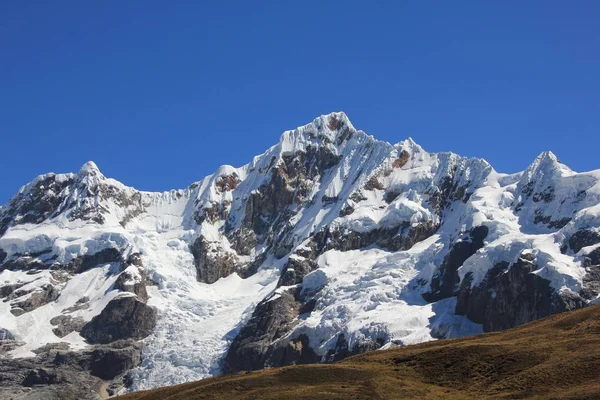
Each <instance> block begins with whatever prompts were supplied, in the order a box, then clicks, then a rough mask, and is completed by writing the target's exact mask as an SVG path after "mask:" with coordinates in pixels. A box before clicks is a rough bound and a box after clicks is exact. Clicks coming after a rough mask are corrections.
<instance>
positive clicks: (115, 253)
mask: <svg viewBox="0 0 600 400" xmlns="http://www.w3.org/2000/svg"><path fill="white" fill-rule="evenodd" d="M120 262H122V257H121V251H120V250H119V249H115V248H113V247H109V248H106V249H103V250H100V251H99V252H97V253H95V254H91V255H87V254H86V255H83V256H80V257H77V258H75V259H73V260H72V261H71V262H70V263H69V264H67V266H66V267H65V269H66V270H68V271H71V272H73V273H75V274H79V273H81V272H85V271H87V270H89V269H92V268H95V267H97V266H98V265H103V264H108V263H120Z"/></svg>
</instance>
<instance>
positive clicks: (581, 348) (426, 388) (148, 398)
mask: <svg viewBox="0 0 600 400" xmlns="http://www.w3.org/2000/svg"><path fill="white" fill-rule="evenodd" d="M121 398H122V399H127V400H184V399H185V400H196V399H286V400H293V399H344V400H346V399H417V398H418V399H470V398H477V399H481V398H492V399H522V398H534V399H600V306H592V307H588V308H584V309H581V310H577V311H572V312H569V313H564V314H559V315H554V316H551V317H548V318H545V319H542V320H539V321H536V322H533V323H530V324H527V325H523V326H522V327H519V328H516V329H511V330H508V331H504V332H499V333H489V334H484V335H478V336H472V337H469V338H462V339H453V340H442V341H436V342H429V343H423V344H420V345H415V346H407V347H401V348H396V349H392V350H386V351H375V352H371V353H365V354H361V355H358V356H355V357H351V358H348V359H346V360H344V361H342V362H340V363H337V364H330V365H303V366H292V367H284V368H277V369H268V370H264V371H258V372H252V373H242V374H237V375H227V376H221V377H217V378H210V379H205V380H202V381H199V382H192V383H187V384H183V385H178V386H172V387H166V388H161V389H157V390H154V391H148V392H138V393H133V394H130V395H127V396H124V397H121Z"/></svg>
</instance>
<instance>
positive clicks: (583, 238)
mask: <svg viewBox="0 0 600 400" xmlns="http://www.w3.org/2000/svg"><path fill="white" fill-rule="evenodd" d="M597 243H600V233H599V232H596V231H594V230H592V229H582V230H580V231H577V232H575V233H574V234H573V235H572V236H571V237H570V238H569V247H570V248H571V250H573V253H578V252H579V250H581V249H582V248H584V247H587V246H591V245H594V244H597Z"/></svg>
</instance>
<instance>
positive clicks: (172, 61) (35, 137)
mask: <svg viewBox="0 0 600 400" xmlns="http://www.w3.org/2000/svg"><path fill="white" fill-rule="evenodd" d="M125 3H127V4H125ZM599 21H600V3H599V2H598V1H458V2H455V1H452V2H450V1H444V2H441V1H436V2H428V1H388V2H385V1H379V2H370V1H302V2H299V1H294V2H292V1H239V2H238V1H235V2H234V1H212V2H208V1H195V2H192V1H189V2H180V1H172V2H154V1H139V2H135V1H127V2H120V1H101V2H90V1H73V2H68V1H40V2H30V1H3V2H2V4H1V5H0V135H1V136H0V140H1V141H0V149H1V150H2V151H1V152H0V183H1V184H0V204H1V203H5V202H6V201H7V200H8V199H9V197H10V196H12V195H13V194H14V193H16V191H17V190H18V188H19V187H20V186H21V185H23V184H25V183H27V182H29V181H30V180H31V179H33V178H34V177H35V176H36V175H38V174H41V173H45V172H49V171H54V172H69V171H73V172H76V171H77V170H78V169H79V167H80V166H81V165H82V164H83V163H84V162H86V161H87V160H94V161H96V163H97V164H98V165H99V167H100V169H101V170H102V171H103V172H104V174H105V175H107V176H109V177H113V178H115V179H118V180H120V181H122V182H123V183H125V184H127V185H131V186H134V187H136V188H139V189H143V190H168V189H171V188H183V187H186V186H187V185H189V184H190V183H191V182H194V181H196V180H199V179H201V178H202V177H204V176H205V175H207V174H209V173H211V172H213V171H214V170H216V168H217V167H218V166H219V165H221V164H233V165H235V166H239V165H242V164H244V163H246V162H248V161H249V160H250V159H251V158H252V157H253V156H254V155H256V154H259V153H261V152H263V151H264V150H265V149H266V148H267V147H269V146H271V145H273V144H275V143H276V142H277V140H278V138H279V135H280V134H281V132H282V131H284V130H286V129H291V128H295V127H296V126H298V125H302V124H305V123H308V122H310V121H312V119H313V118H315V117H316V116H318V115H320V114H325V113H329V112H331V111H339V110H342V111H345V112H346V113H347V114H348V116H349V117H350V119H351V120H352V122H353V123H354V125H355V126H356V127H357V128H359V129H363V130H365V131H366V132H368V133H370V134H372V135H374V136H376V137H377V138H379V139H383V140H387V141H390V142H393V143H395V142H398V141H400V140H403V139H405V138H406V137H408V136H411V137H413V138H414V139H415V141H416V142H417V143H419V144H421V145H422V146H423V147H424V148H425V149H426V150H429V151H454V152H457V153H459V154H462V155H466V156H478V157H483V158H485V159H487V160H488V161H490V162H491V163H492V165H494V167H495V168H496V169H497V170H499V171H503V172H515V171H518V170H522V169H524V168H525V167H526V166H527V165H528V164H529V163H531V161H533V159H534V157H535V156H536V155H537V154H539V153H540V152H542V151H544V150H552V151H554V152H555V153H556V154H557V155H558V157H559V158H560V159H561V160H562V161H563V162H565V163H566V164H568V165H570V166H571V168H573V169H575V170H590V169H597V168H600V157H599V156H598V154H599V149H600V22H599Z"/></svg>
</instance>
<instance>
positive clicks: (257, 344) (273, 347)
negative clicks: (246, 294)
mask: <svg viewBox="0 0 600 400" xmlns="http://www.w3.org/2000/svg"><path fill="white" fill-rule="evenodd" d="M301 306H302V301H301V300H300V299H299V289H298V288H294V289H290V290H287V291H284V292H283V293H281V294H279V295H274V296H272V297H270V298H267V299H265V300H263V301H262V302H261V303H259V305H258V306H257V307H256V309H255V310H254V313H253V314H252V317H251V318H250V320H249V321H248V322H247V323H246V325H245V326H244V327H242V329H241V330H240V332H239V334H238V335H237V336H236V338H235V339H234V341H233V343H232V344H231V347H230V348H229V351H228V352H227V355H226V357H225V365H224V370H225V372H237V371H254V370H257V369H262V368H265V367H279V366H282V365H291V364H299V363H308V362H317V361H318V357H317V356H316V354H315V353H314V351H313V350H312V349H311V348H310V345H309V343H308V338H307V337H297V338H293V339H282V340H280V341H277V339H280V338H282V337H283V336H284V335H285V334H286V333H287V332H289V331H290V330H291V328H292V327H293V325H294V320H295V319H296V317H297V316H298V315H299V314H300V310H301Z"/></svg>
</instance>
